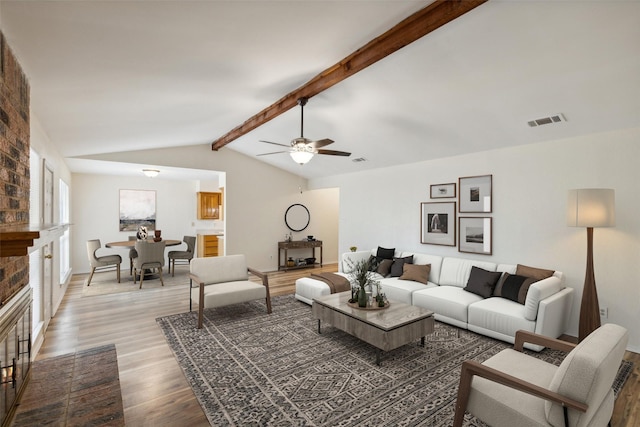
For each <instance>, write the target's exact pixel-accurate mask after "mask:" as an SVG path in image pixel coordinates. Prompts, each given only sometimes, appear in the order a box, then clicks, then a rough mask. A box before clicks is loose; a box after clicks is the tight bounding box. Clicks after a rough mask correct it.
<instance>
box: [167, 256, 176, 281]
mask: <svg viewBox="0 0 640 427" xmlns="http://www.w3.org/2000/svg"><path fill="white" fill-rule="evenodd" d="M172 263H173V270H171V264H172ZM169 272H170V273H171V277H175V275H176V260H175V258H174V259H172V260H171V261H170V262H169Z"/></svg>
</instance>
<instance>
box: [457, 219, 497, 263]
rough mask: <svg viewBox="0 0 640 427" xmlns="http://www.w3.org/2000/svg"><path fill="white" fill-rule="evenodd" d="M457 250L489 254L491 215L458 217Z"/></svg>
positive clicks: (490, 251)
mask: <svg viewBox="0 0 640 427" xmlns="http://www.w3.org/2000/svg"><path fill="white" fill-rule="evenodd" d="M458 220H459V226H458V233H459V236H458V251H459V252H468V253H472V254H482V255H491V253H492V246H491V225H492V219H491V217H462V216H461V217H460V218H458Z"/></svg>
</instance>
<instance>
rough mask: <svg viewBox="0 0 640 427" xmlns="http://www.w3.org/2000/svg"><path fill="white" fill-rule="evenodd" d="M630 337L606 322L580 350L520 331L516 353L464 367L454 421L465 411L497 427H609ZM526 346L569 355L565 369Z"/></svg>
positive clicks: (459, 422) (508, 351)
mask: <svg viewBox="0 0 640 427" xmlns="http://www.w3.org/2000/svg"><path fill="white" fill-rule="evenodd" d="M628 338H629V334H628V332H627V330H626V329H625V328H623V327H622V326H618V325H614V324H611V323H609V324H605V325H603V326H601V327H600V328H598V329H596V330H595V331H593V332H592V333H591V334H590V335H589V336H587V337H586V338H585V339H584V340H583V341H582V342H581V343H580V344H578V345H577V346H574V344H570V343H567V342H564V341H559V340H556V339H552V338H549V337H545V336H542V335H537V334H534V333H532V332H525V331H518V332H517V333H516V342H515V345H514V349H513V350H512V349H506V350H503V351H501V352H500V353H498V354H496V355H495V356H493V357H491V358H489V359H488V360H487V361H485V362H484V363H482V364H481V363H478V362H476V361H473V360H467V361H466V362H464V363H463V364H462V372H461V376H460V387H459V388H458V401H457V403H456V414H455V419H454V422H453V426H454V427H460V426H462V421H463V417H464V413H465V410H466V411H468V412H470V413H471V414H473V415H475V416H476V417H477V418H479V419H481V420H482V421H484V422H485V423H487V424H489V425H491V426H493V427H500V426H556V427H557V426H566V427H583V426H585V427H586V426H604V425H607V423H609V422H610V420H611V415H612V414H613V405H614V399H613V390H612V388H611V387H612V385H613V381H614V379H615V377H616V373H617V372H618V368H619V367H620V362H621V361H622V357H623V355H624V352H625V349H626V346H627V341H628ZM524 342H532V343H534V344H539V345H543V346H545V347H549V348H553V349H557V350H562V351H569V353H568V354H567V355H566V357H565V358H564V360H563V361H562V363H561V364H560V366H555V365H553V364H550V363H548V362H545V361H543V360H540V359H537V358H535V357H532V356H529V355H526V354H524V353H522V348H523V345H524Z"/></svg>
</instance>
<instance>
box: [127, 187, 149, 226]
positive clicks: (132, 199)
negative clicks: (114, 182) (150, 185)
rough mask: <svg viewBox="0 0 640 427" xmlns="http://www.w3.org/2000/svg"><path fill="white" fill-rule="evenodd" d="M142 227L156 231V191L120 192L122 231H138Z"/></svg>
mask: <svg viewBox="0 0 640 427" xmlns="http://www.w3.org/2000/svg"><path fill="white" fill-rule="evenodd" d="M140 225H144V226H145V227H147V231H153V230H155V229H156V192H155V190H120V231H136V230H138V226H140Z"/></svg>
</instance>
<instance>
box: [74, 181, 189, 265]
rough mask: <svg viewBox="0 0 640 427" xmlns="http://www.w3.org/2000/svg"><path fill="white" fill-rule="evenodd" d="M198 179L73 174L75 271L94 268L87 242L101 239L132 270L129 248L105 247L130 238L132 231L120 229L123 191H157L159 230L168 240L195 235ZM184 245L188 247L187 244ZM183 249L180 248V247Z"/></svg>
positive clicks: (157, 221)
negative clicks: (88, 253)
mask: <svg viewBox="0 0 640 427" xmlns="http://www.w3.org/2000/svg"><path fill="white" fill-rule="evenodd" d="M196 187H197V181H176V180H163V179H161V178H160V177H159V176H158V177H156V178H147V177H145V176H140V177H131V176H123V177H119V176H106V175H89V174H73V193H74V198H73V202H72V206H71V213H72V218H73V219H72V225H71V230H72V231H73V236H72V240H71V248H72V257H71V264H72V266H73V270H74V272H75V273H87V272H89V271H90V267H89V259H88V255H87V249H86V241H87V240H90V239H100V241H101V243H102V246H103V249H102V250H101V251H99V252H98V255H100V254H106V253H111V252H114V251H115V252H116V253H118V254H119V255H121V256H122V258H123V265H122V268H123V269H127V270H128V269H129V258H128V253H129V252H128V249H105V248H104V246H105V244H106V243H108V242H113V241H118V240H127V239H128V237H129V236H130V235H134V234H135V232H132V231H120V229H119V215H118V214H119V205H120V199H119V197H120V195H119V194H120V190H154V191H155V192H156V229H157V230H161V231H162V237H163V238H165V239H175V240H182V237H183V236H185V235H187V236H194V235H195V228H196V227H195V224H194V226H192V225H191V224H193V223H194V222H195V219H196V191H197V189H196ZM181 248H186V244H183V245H182V247H181ZM176 249H180V247H176Z"/></svg>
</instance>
